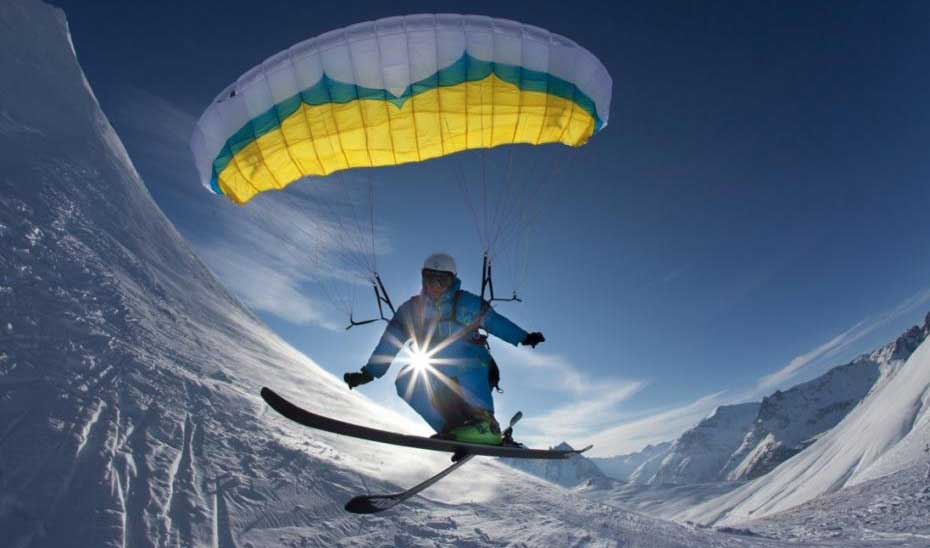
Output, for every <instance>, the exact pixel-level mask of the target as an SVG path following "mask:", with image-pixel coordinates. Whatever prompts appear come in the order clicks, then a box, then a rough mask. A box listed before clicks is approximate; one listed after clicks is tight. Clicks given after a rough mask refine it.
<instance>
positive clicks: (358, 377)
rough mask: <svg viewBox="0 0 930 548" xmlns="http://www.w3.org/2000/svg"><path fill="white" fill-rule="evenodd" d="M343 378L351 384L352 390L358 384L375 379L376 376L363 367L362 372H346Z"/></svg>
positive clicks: (350, 388)
mask: <svg viewBox="0 0 930 548" xmlns="http://www.w3.org/2000/svg"><path fill="white" fill-rule="evenodd" d="M342 380H344V381H346V384H348V385H349V390H352V389H353V388H355V387H356V386H359V385H361V384H365V383H369V382H371V381H373V380H375V378H374V377H372V376H371V373H369V372H368V371H365V369H364V368H363V369H362V370H361V371H360V372H355V371H353V372H351V373H346V374H345V375H343V376H342Z"/></svg>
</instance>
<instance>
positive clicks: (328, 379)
mask: <svg viewBox="0 0 930 548" xmlns="http://www.w3.org/2000/svg"><path fill="white" fill-rule="evenodd" d="M0 73H2V74H4V78H2V79H0V113H2V115H0V120H2V124H0V151H2V152H0V154H2V156H0V164H2V170H0V173H2V175H0V246H2V249H3V253H0V311H2V315H3V317H2V321H0V531H2V544H3V546H4V547H7V546H9V547H14V548H21V547H32V546H35V547H39V546H43V547H44V546H87V547H95V548H96V547H117V546H119V547H151V546H159V547H160V546H213V547H231V546H239V547H246V546H251V547H258V546H348V545H372V546H448V545H460V546H504V545H523V546H662V547H664V546H681V547H685V546H688V547H693V546H698V547H701V546H749V545H762V546H778V543H777V542H767V541H760V540H759V539H752V538H744V537H741V536H732V535H726V534H722V533H717V532H714V531H703V530H695V529H693V528H689V527H685V526H681V525H678V524H674V523H671V522H665V521H661V520H657V519H654V518H649V517H645V516H641V515H637V514H634V513H630V512H626V511H622V510H618V509H616V508H614V507H611V506H609V505H605V504H601V503H598V502H596V501H592V500H590V499H587V498H585V497H583V496H581V495H579V494H575V493H571V492H569V491H566V490H564V489H562V488H560V487H558V486H556V485H554V484H552V483H549V482H546V481H544V480H540V479H537V478H534V477H532V476H530V475H527V474H524V473H522V472H519V471H517V470H514V469H512V468H509V467H507V466H504V465H502V464H500V463H498V462H495V461H492V460H489V459H481V458H479V459H475V460H474V461H472V462H470V463H469V464H468V465H467V470H461V471H459V472H457V473H456V474H454V475H453V476H450V477H449V478H447V480H444V481H443V482H442V483H441V486H442V487H441V488H440V487H438V486H437V487H434V488H432V489H430V490H428V491H426V493H425V497H418V498H416V499H415V500H413V501H412V502H411V504H409V505H406V506H405V507H404V508H402V509H399V510H397V511H393V512H390V513H388V514H386V515H382V516H363V517H360V516H356V515H351V514H348V513H346V512H344V511H343V509H342V505H343V504H344V503H345V501H346V500H347V499H349V498H350V497H351V496H353V495H355V494H360V493H365V492H385V491H394V490H396V489H397V488H398V485H411V484H413V483H415V482H417V481H419V480H420V479H423V477H424V476H425V475H428V474H430V473H433V472H435V471H438V470H439V469H440V468H441V467H443V466H445V465H446V464H447V463H448V455H440V454H435V453H427V452H421V451H413V450H410V449H402V448H394V447H390V446H385V445H376V444H373V443H368V442H363V441H359V440H353V439H349V438H341V437H338V436H333V435H328V434H324V433H319V432H312V431H309V430H306V429H301V428H300V427H298V426H296V425H293V424H291V423H289V422H287V421H286V420H284V419H282V418H280V417H278V416H277V415H276V414H274V413H273V412H271V411H269V410H268V409H267V408H266V407H265V406H264V404H263V403H262V402H261V400H260V399H259V397H258V390H259V387H260V386H261V385H262V384H265V383H267V384H269V385H271V386H273V387H274V388H277V389H280V390H281V391H282V392H283V393H284V394H286V395H287V396H289V397H291V398H293V399H294V401H296V402H299V403H301V404H302V405H306V406H307V407H308V408H310V409H312V410H314V411H317V412H324V413H326V414H329V415H331V416H335V417H338V418H341V419H344V420H350V421H356V422H362V423H365V424H369V425H372V426H375V427H381V428H393V429H400V430H403V431H408V432H419V433H422V432H423V426H422V425H414V424H410V423H408V422H406V421H405V420H404V419H402V418H400V417H398V416H396V415H395V414H393V413H391V412H390V411H388V410H386V409H384V408H382V407H379V406H377V405H375V404H373V403H372V402H371V401H369V400H368V399H366V398H364V397H363V396H360V395H359V394H357V393H354V392H349V391H348V390H346V388H345V387H344V386H343V385H342V383H341V382H340V381H338V380H337V379H335V378H334V377H333V376H331V375H329V374H328V373H326V372H325V371H323V370H322V369H321V368H319V367H318V366H317V365H316V364H314V363H313V362H312V361H311V360H310V359H308V358H307V357H305V356H303V355H302V354H300V353H298V352H296V351H295V350H294V349H292V348H291V347H290V346H288V345H287V344H285V343H284V342H283V341H282V340H281V339H280V338H278V337H277V336H275V335H274V334H273V333H271V332H270V331H269V330H268V329H267V328H266V327H264V326H263V325H262V324H261V323H260V322H259V321H258V320H257V319H256V318H255V317H254V316H253V315H252V314H251V313H249V312H248V311H247V310H245V309H244V308H243V307H241V306H240V305H239V304H238V303H237V302H236V301H235V300H234V299H233V298H232V297H230V295H229V294H228V293H227V292H226V291H225V290H224V289H223V288H222V286H221V285H220V284H219V283H217V281H216V280H215V279H214V278H213V277H212V275H211V274H210V273H209V272H208V271H207V269H206V268H205V267H204V265H203V264H202V263H201V262H200V261H199V260H198V259H197V258H196V257H195V256H194V254H193V253H192V252H191V250H190V247H189V246H188V245H187V243H186V242H184V241H183V240H182V238H181V237H180V236H179V235H178V233H177V232H176V231H175V230H174V228H173V227H172V226H171V224H170V223H169V222H168V221H167V219H166V218H165V217H164V216H163V215H162V214H161V212H160V211H159V210H158V209H157V207H156V206H155V204H154V202H153V201H152V199H151V197H150V196H149V194H148V192H147V191H146V189H145V187H144V185H143V183H142V181H141V180H140V179H139V177H138V175H137V174H136V172H135V170H134V169H133V167H132V164H131V163H130V161H129V159H128V157H127V155H126V153H125V151H124V150H123V147H122V145H121V144H120V141H119V139H118V137H117V136H116V134H115V133H114V131H113V130H112V128H111V127H110V125H109V123H108V122H107V120H106V118H105V117H104V116H103V114H102V112H101V111H100V109H99V106H98V105H97V102H96V100H95V98H94V96H93V94H92V93H91V91H90V88H89V86H88V85H87V82H86V80H85V79H84V76H83V74H82V72H81V69H80V67H79V66H78V63H77V61H76V58H75V54H74V51H73V47H72V45H71V43H70V37H69V34H68V30H67V25H66V22H65V19H64V16H63V14H62V12H61V11H60V10H57V9H54V8H51V7H49V6H46V5H44V4H41V3H39V2H38V1H34V0H5V1H4V2H2V3H0ZM204 199H211V197H210V196H209V195H206V194H205V195H204Z"/></svg>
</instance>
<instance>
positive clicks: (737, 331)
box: [57, 0, 930, 455]
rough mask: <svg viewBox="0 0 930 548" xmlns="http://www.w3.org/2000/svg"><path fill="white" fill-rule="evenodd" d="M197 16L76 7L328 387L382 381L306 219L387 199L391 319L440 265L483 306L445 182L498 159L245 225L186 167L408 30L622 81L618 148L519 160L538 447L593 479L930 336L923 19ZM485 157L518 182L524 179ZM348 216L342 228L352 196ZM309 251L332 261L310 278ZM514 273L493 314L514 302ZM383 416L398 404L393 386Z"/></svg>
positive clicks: (204, 252) (308, 9) (710, 13)
mask: <svg viewBox="0 0 930 548" xmlns="http://www.w3.org/2000/svg"><path fill="white" fill-rule="evenodd" d="M189 4H190V5H189ZM189 4H188V3H181V2H178V3H170V2H169V3H161V4H158V5H155V4H147V3H141V2H140V3H134V2H112V3H111V2H95V3H87V2H77V1H70V0H69V1H60V2H57V5H60V6H62V7H63V8H64V9H65V10H66V13H67V15H68V17H69V20H70V23H71V31H72V36H73V40H74V43H75V47H76V49H77V52H78V57H79V60H80V61H81V63H82V65H83V66H84V68H85V72H86V73H87V76H88V78H89V80H90V82H91V84H92V86H93V87H94V89H95V92H96V93H97V96H98V98H99V99H100V101H101V104H102V106H103V108H104V111H105V112H106V113H107V115H108V116H109V117H110V119H111V121H112V122H113V124H114V126H115V127H116V129H117V131H118V132H119V133H120V135H121V137H122V138H123V140H124V141H125V143H126V146H127V149H128V150H129V153H130V155H131V157H132V158H133V161H134V162H135V163H136V166H137V168H138V169H139V171H140V173H141V174H142V176H143V178H144V180H145V182H146V184H147V186H148V187H149V190H150V191H151V193H152V195H153V196H154V197H155V199H156V201H157V202H158V203H159V205H160V206H161V207H162V209H163V210H164V211H165V213H166V215H167V216H168V217H169V218H170V219H171V220H172V221H173V222H174V223H175V224H176V226H178V228H179V230H180V231H181V233H182V234H183V235H184V236H185V237H186V238H187V239H188V240H190V241H191V242H192V243H193V244H194V247H195V248H196V249H197V251H198V252H199V253H200V255H201V256H202V257H203V258H204V260H205V262H206V263H207V264H208V265H209V266H210V267H211V268H212V269H213V270H214V272H216V273H217V275H218V276H219V277H220V279H221V280H222V281H223V282H224V283H226V284H227V286H228V287H230V288H231V290H232V291H233V292H234V293H236V294H237V295H239V296H240V298H242V299H243V300H244V301H245V302H246V303H247V304H249V305H250V306H251V307H252V308H253V309H255V310H256V311H257V312H258V313H259V315H261V317H262V318H263V319H264V320H265V321H266V322H267V323H268V324H269V325H270V326H271V327H272V328H274V329H275V330H276V331H277V332H278V333H280V334H281V335H282V336H283V337H284V338H286V339H287V340H288V341H289V342H291V343H292V344H294V345H295V346H296V347H297V348H299V349H301V350H303V351H305V352H306V353H307V354H308V355H309V356H310V357H312V358H313V359H314V360H316V361H317V362H318V363H320V365H322V366H323V367H324V368H326V369H328V370H330V371H332V372H333V373H336V374H341V373H342V372H343V371H347V370H355V369H357V368H358V367H360V366H361V365H362V364H364V362H365V360H366V359H367V357H368V353H369V352H370V350H371V348H373V346H374V344H375V342H376V341H377V339H378V337H379V335H380V327H369V328H357V329H354V330H352V331H350V332H348V333H347V332H344V331H342V330H341V327H339V326H341V325H342V324H343V323H344V322H345V316H344V313H342V312H340V311H338V310H335V309H333V308H332V307H331V306H327V305H328V301H327V299H326V298H325V295H324V294H322V293H321V291H320V288H319V286H318V284H317V283H314V281H315V280H317V279H319V277H321V276H323V277H325V276H327V275H328V274H331V273H332V272H333V271H334V270H333V269H334V268H335V267H334V264H335V263H336V262H337V261H334V260H333V259H332V257H333V256H334V254H335V253H336V250H338V248H339V246H340V245H343V242H342V241H341V240H340V239H339V236H338V226H337V224H335V223H334V221H333V220H332V218H331V216H330V215H328V212H327V211H325V210H321V209H320V208H319V200H318V198H313V196H317V194H314V193H319V192H323V193H324V194H326V193H329V192H333V189H334V188H335V189H336V191H338V192H342V191H343V190H345V192H346V193H347V195H351V196H354V198H353V199H361V198H364V196H365V195H364V193H365V192H366V190H365V189H366V188H367V184H368V182H369V177H370V181H371V182H372V185H373V187H374V191H375V197H376V200H375V204H376V209H375V218H376V228H377V238H378V248H379V250H380V254H379V255H378V267H379V271H380V272H381V274H382V276H383V278H384V281H385V283H386V284H387V286H388V288H389V290H390V292H391V295H392V297H393V299H394V300H395V301H396V302H398V304H399V302H401V301H403V300H404V299H405V298H406V297H408V296H410V295H411V294H413V293H414V292H416V291H417V290H418V283H419V278H418V270H419V266H420V264H421V262H422V260H423V258H424V257H425V256H426V255H427V254H429V253H431V252H433V251H437V250H445V251H448V252H450V253H452V254H453V255H454V256H455V257H456V259H457V260H458V262H459V265H460V271H461V272H462V277H463V282H464V286H465V287H466V288H471V289H473V290H475V289H477V284H478V282H479V280H480V278H479V269H480V260H481V256H480V253H481V249H480V243H479V241H478V238H477V237H476V234H475V228H474V223H473V221H472V217H471V215H470V213H469V210H468V208H467V207H466V205H465V204H464V203H463V199H462V193H461V191H460V189H459V187H458V186H457V185H456V184H455V182H454V181H452V180H450V178H451V176H450V174H451V173H454V172H455V170H456V169H458V167H459V166H465V169H466V176H467V177H468V178H469V180H470V181H474V180H477V179H479V171H478V170H477V169H476V168H475V167H474V166H475V165H477V164H476V162H477V161H478V159H479V156H478V155H475V154H471V155H465V156H463V157H459V158H445V159H439V160H436V161H430V162H427V163H424V164H421V165H416V166H410V165H408V166H402V167H398V168H390V169H378V170H372V171H371V173H370V174H369V173H365V174H351V175H347V176H346V177H343V178H330V179H331V180H326V181H322V182H321V184H320V185H319V186H318V187H317V188H309V187H308V188H295V187H296V186H301V185H304V186H308V185H311V184H313V183H306V182H303V183H299V184H298V185H295V187H291V189H289V190H288V191H285V192H282V193H275V194H274V195H273V196H262V197H260V198H259V199H257V200H256V201H255V202H253V203H250V204H249V205H248V206H246V207H245V208H239V207H236V206H232V205H231V204H227V203H225V202H224V201H223V200H222V199H219V198H217V197H215V196H212V195H210V194H209V193H207V192H206V191H205V190H203V188H202V187H201V186H200V184H199V182H198V181H197V178H196V174H195V172H194V169H193V164H192V159H191V157H190V153H189V151H188V149H187V141H188V139H189V137H190V132H191V129H192V126H193V123H194V122H195V120H196V118H197V117H198V116H199V115H200V113H201V112H202V110H203V109H204V108H205V107H206V106H207V104H208V103H209V101H210V100H212V98H213V97H214V96H215V95H216V94H217V93H219V91H221V90H222V89H223V88H224V87H225V86H226V85H227V84H229V83H230V82H232V81H233V80H234V79H235V78H236V77H238V76H239V75H240V74H242V73H243V72H245V71H246V70H247V69H249V68H251V67H252V66H253V65H255V64H257V63H259V62H261V61H262V60H263V59H264V58H266V57H268V56H270V55H272V54H274V53H276V52H278V51H280V50H281V49H284V48H286V47H288V46H290V45H292V44H293V43H296V42H298V41H300V40H304V39H306V38H310V37H312V36H314V35H317V34H320V33H322V32H325V31H327V30H331V29H334V28H338V27H341V26H345V25H348V24H351V23H355V22H359V21H365V20H370V19H374V18H378V17H384V16H389V15H398V14H406V13H418V12H458V13H481V14H486V15H491V16H495V17H507V18H511V19H515V20H518V21H521V22H525V23H530V24H534V25H537V26H541V27H544V28H547V29H549V30H551V31H553V32H557V33H560V34H564V35H566V36H569V37H571V38H573V39H574V40H576V41H577V42H578V43H580V44H582V45H583V46H585V47H586V48H588V49H589V50H591V51H592V52H593V53H594V54H595V55H597V56H598V57H599V58H600V59H601V60H602V61H603V62H604V64H605V66H606V67H607V69H608V70H609V72H610V73H611V75H612V77H613V80H614V93H613V104H612V109H611V117H610V125H609V126H608V127H607V128H606V129H605V130H604V131H603V132H602V133H600V134H598V135H597V136H595V138H594V139H592V141H591V142H590V143H589V144H588V145H586V146H585V147H583V148H581V149H578V150H570V149H566V148H564V147H556V146H548V147H537V148H535V149H529V148H521V149H518V150H516V151H515V152H514V154H513V158H514V162H515V165H517V166H519V169H520V173H526V174H527V176H528V177H529V179H528V180H529V181H530V182H533V181H538V180H539V179H538V178H539V177H545V176H551V180H549V182H548V183H547V184H546V185H544V186H543V188H542V191H541V192H539V193H532V194H533V196H532V198H533V200H532V203H533V205H534V206H538V208H539V211H540V216H539V222H537V223H535V224H533V225H532V226H531V227H530V230H528V232H527V238H526V240H525V243H526V245H527V248H526V249H527V250H528V251H527V252H526V253H525V255H524V254H523V253H513V254H511V258H514V257H515V258H517V259H523V258H525V260H526V276H525V280H524V282H523V283H522V284H520V295H521V297H523V298H524V301H525V302H524V303H523V304H513V303H505V304H502V305H500V306H499V310H500V311H501V312H503V313H504V314H506V315H508V316H509V317H511V318H512V319H514V320H515V321H517V322H518V323H519V324H520V325H522V326H523V327H525V328H527V329H528V330H539V331H542V332H544V333H545V334H546V337H547V339H548V340H547V342H546V343H544V344H543V345H541V346H540V347H538V348H537V349H536V350H535V351H527V350H523V349H519V350H516V349H511V348H506V347H505V346H504V345H503V344H496V345H494V346H493V350H494V352H495V355H496V356H497V358H498V361H499V362H500V364H501V367H502V377H503V378H502V386H503V387H504V389H505V393H504V394H502V395H500V396H498V398H497V402H498V410H499V414H501V415H508V414H509V413H512V412H513V411H515V410H517V409H522V410H524V411H525V412H526V414H527V417H528V418H527V420H526V421H525V424H521V426H522V427H523V429H524V433H525V436H524V437H525V438H526V439H528V440H530V441H533V442H537V443H540V444H542V443H557V442H558V441H561V440H562V439H567V440H568V441H569V442H571V443H582V442H586V441H594V442H595V443H596V444H597V450H599V453H598V454H601V455H606V454H613V453H617V452H625V451H629V450H634V449H637V448H639V447H641V446H642V445H644V444H645V443H651V442H657V441H662V440H664V439H670V438H673V437H674V436H675V435H677V434H678V433H679V432H680V431H681V430H682V429H684V428H687V427H690V426H692V425H693V424H694V423H695V422H696V421H697V420H699V419H700V418H701V417H702V416H704V415H706V414H707V413H709V412H710V411H711V410H712V409H713V408H714V407H715V406H716V405H720V404H723V403H736V402H740V401H747V400H749V399H759V398H760V397H761V396H763V395H766V394H769V393H771V392H772V391H774V390H775V389H777V388H785V387H788V386H791V385H793V384H796V383H797V382H800V381H803V380H807V379H810V378H812V377H814V376H816V375H818V374H820V373H822V372H823V371H824V370H825V369H826V368H828V367H829V366H831V365H836V364H839V363H843V362H844V361H848V360H849V359H850V358H851V357H854V356H855V355H856V354H858V353H860V352H863V351H867V350H869V349H871V348H872V347H874V346H876V345H878V344H882V343H884V342H886V341H888V340H891V339H892V338H893V337H894V336H896V335H897V334H898V333H899V332H901V331H902V330H903V329H905V328H906V327H908V326H909V325H911V324H914V323H917V322H918V321H920V320H921V319H922V317H923V316H924V315H925V314H926V312H927V310H930V238H928V234H930V215H927V211H928V206H930V185H928V184H927V181H928V179H930V156H928V154H927V151H928V146H927V143H928V142H930V106H928V102H927V100H926V95H927V93H926V92H927V90H928V89H930V58H928V57H927V55H926V51H928V46H930V28H928V27H930V6H928V5H927V4H926V3H920V2H914V3H897V4H896V5H895V6H894V7H888V6H884V5H879V4H878V3H874V4H861V3H856V4H854V3H851V2H835V3H830V2H820V3H817V4H816V5H814V6H811V5H810V4H809V3H805V2H798V3H786V2H777V3H776V2H760V3H753V5H752V6H747V5H745V3H743V2H733V3H727V2H723V3H714V4H713V5H712V6H704V5H700V4H696V3H664V4H662V5H661V6H655V5H653V3H650V2H625V3H616V4H618V5H614V6H609V7H608V6H606V5H602V4H600V3H591V4H588V3H584V2H575V3H572V6H573V9H572V10H571V11H565V8H564V3H551V4H550V3H545V2H542V3H534V4H533V7H532V8H531V9H528V8H527V7H526V4H525V3H514V4H512V5H499V4H498V3H481V2H450V3H442V2H429V3H426V2H419V3H418V2H409V3H407V2H399V3H391V4H390V5H389V4H388V3H364V2H355V3H352V5H346V3H342V2H339V3H337V2H321V3H309V2H295V3H293V4H291V3H287V2H278V1H267V2H264V3H262V6H263V9H262V11H261V13H257V12H255V4H254V2H232V1H227V2H221V3H220V2H218V3H210V2H199V3H189ZM195 4H196V5H195ZM486 158H487V161H488V162H490V164H491V167H492V171H493V172H494V173H497V176H498V177H500V173H501V172H505V170H506V168H505V164H506V162H507V161H508V155H507V153H506V152H500V151H495V152H494V153H490V154H488V155H487V156H486ZM552 166H557V167H558V170H557V172H556V173H555V174H554V175H553V171H555V170H554V169H553V168H552ZM495 170H496V171H495ZM340 184H341V185H342V186H339V185H340ZM324 185H328V186H324ZM356 192H361V193H362V195H361V198H359V196H358V195H356V194H354V193H356ZM328 195H329V196H330V197H329V198H328V200H331V203H332V202H335V203H337V205H338V203H339V200H340V198H339V196H341V195H340V194H337V195H335V196H334V195H332V194H328ZM509 198H510V199H522V198H523V196H522V195H521V196H519V197H516V198H514V197H513V196H511V197H509ZM358 203H361V202H358ZM253 205H254V207H253ZM362 217H364V216H362ZM309 234H314V235H317V236H316V237H315V239H314V242H313V243H314V244H315V245H318V246H322V248H321V249H322V251H321V252H320V253H317V254H314V253H311V252H305V250H306V246H307V245H308V244H307V242H308V235H309ZM505 259H506V258H502V259H501V261H500V263H499V268H500V271H499V273H498V275H497V276H495V283H496V285H497V289H498V293H500V294H507V293H509V291H510V289H511V287H512V285H513V282H514V281H518V280H520V279H521V276H519V275H518V276H512V275H511V273H510V272H508V269H507V268H505V267H506V264H508V261H507V260H505ZM336 266H338V265H336ZM366 297H367V293H365V292H364V291H363V292H361V293H360V294H359V300H358V301H357V302H358V306H359V307H360V309H363V308H364V307H366V306H370V304H371V303H370V302H369V301H368V300H366ZM359 314H360V315H363V311H361V310H360V312H359ZM268 383H269V384H270V385H273V384H274V380H273V379H269V380H268ZM367 392H368V393H369V394H371V395H372V397H373V398H375V399H377V400H379V401H381V402H383V403H385V404H387V405H391V406H392V407H395V408H398V409H400V408H401V406H402V404H401V403H399V402H398V400H397V398H396V396H394V394H393V383H392V382H389V381H382V382H380V383H377V384H376V385H371V386H370V388H367Z"/></svg>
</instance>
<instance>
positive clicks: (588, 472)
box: [504, 441, 607, 487]
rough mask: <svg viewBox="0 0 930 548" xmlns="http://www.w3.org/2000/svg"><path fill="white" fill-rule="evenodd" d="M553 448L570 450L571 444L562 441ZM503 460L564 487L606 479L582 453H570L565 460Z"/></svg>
mask: <svg viewBox="0 0 930 548" xmlns="http://www.w3.org/2000/svg"><path fill="white" fill-rule="evenodd" d="M555 449H561V450H563V451H571V450H572V446H570V445H569V444H567V443H565V442H564V441H563V442H562V443H560V444H558V445H557V446H555ZM504 462H506V463H507V464H509V465H510V466H513V467H514V468H518V469H520V470H523V471H524V472H528V473H530V474H533V475H534V476H537V477H540V478H543V479H546V480H548V481H551V482H553V483H557V484H559V485H562V486H564V487H574V486H576V485H580V484H582V483H589V484H592V485H593V484H601V483H603V482H604V480H606V479H607V477H606V476H605V475H604V472H602V471H601V469H600V468H598V466H597V465H596V464H594V463H593V462H592V461H591V459H588V458H587V457H585V456H584V455H572V456H571V457H570V458H568V459H565V460H528V459H504Z"/></svg>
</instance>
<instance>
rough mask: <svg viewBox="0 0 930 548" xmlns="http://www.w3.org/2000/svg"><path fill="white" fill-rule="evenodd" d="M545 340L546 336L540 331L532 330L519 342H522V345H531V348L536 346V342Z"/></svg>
mask: <svg viewBox="0 0 930 548" xmlns="http://www.w3.org/2000/svg"><path fill="white" fill-rule="evenodd" d="M545 340H546V338H545V337H543V334H542V333H540V332H539V331H534V332H532V333H530V334H529V335H527V336H526V338H525V339H523V342H521V343H520V344H522V345H523V346H532V347H533V348H536V345H537V344H539V343H541V342H544V341H545Z"/></svg>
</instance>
